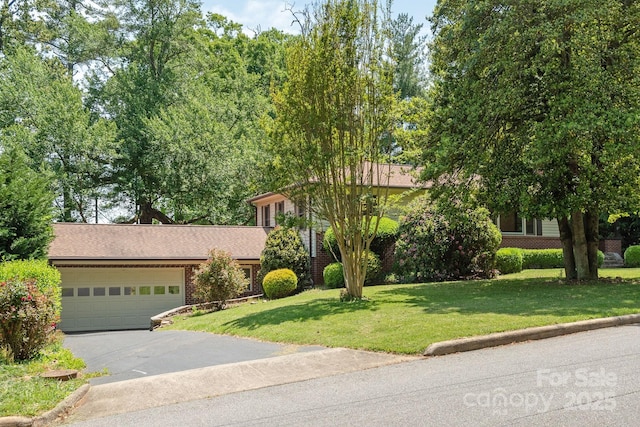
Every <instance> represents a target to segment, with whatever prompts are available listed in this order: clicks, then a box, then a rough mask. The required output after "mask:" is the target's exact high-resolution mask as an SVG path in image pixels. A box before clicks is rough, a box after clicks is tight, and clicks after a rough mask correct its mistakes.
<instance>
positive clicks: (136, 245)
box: [49, 223, 270, 261]
mask: <svg viewBox="0 0 640 427" xmlns="http://www.w3.org/2000/svg"><path fill="white" fill-rule="evenodd" d="M53 229H54V234H55V238H54V240H53V242H52V243H51V247H50V248H49V259H50V260H52V261H60V260H205V259H207V254H208V252H209V250H211V249H212V248H216V249H221V250H225V251H227V252H229V253H231V256H232V257H233V258H234V259H238V260H258V259H260V253H261V252H262V249H263V248H264V244H265V241H266V238H267V234H268V233H269V231H270V229H269V228H263V227H240V226H238V227H236V226H204V225H138V224H136V225H129V224H80V223H56V224H54V225H53Z"/></svg>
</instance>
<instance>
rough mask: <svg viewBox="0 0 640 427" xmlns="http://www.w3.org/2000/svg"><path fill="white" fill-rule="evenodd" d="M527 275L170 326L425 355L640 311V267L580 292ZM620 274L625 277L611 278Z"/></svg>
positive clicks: (258, 309) (317, 294)
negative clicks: (456, 343)
mask: <svg viewBox="0 0 640 427" xmlns="http://www.w3.org/2000/svg"><path fill="white" fill-rule="evenodd" d="M523 273H526V275H523V274H522V273H520V274H514V275H504V276H500V278H499V279H495V280H474V281H463V282H445V283H423V284H415V285H406V284H400V285H388V286H374V287H371V288H368V289H367V297H368V300H360V301H356V302H353V303H350V304H341V303H340V302H339V301H337V298H338V295H339V294H340V290H339V289H328V290H312V291H308V292H302V293H300V294H297V295H295V296H292V297H290V298H285V299H282V300H275V301H267V302H265V303H263V304H243V305H242V306H239V307H235V308H233V309H231V310H224V311H223V312H218V313H214V314H208V315H205V316H201V317H196V318H188V317H187V318H186V319H184V320H180V319H176V321H175V323H174V324H173V325H171V326H169V327H168V328H169V329H187V330H196V331H206V332H213V333H219V334H228V335H234V336H244V337H253V338H256V339H260V340H265V341H278V342H287V343H292V344H315V345H323V346H327V347H348V348H354V349H361V350H372V351H385V352H392V353H405V354H421V353H422V352H423V351H424V349H425V347H426V346H428V345H429V344H431V343H433V342H440V341H445V340H451V339H455V338H461V337H472V336H477V335H485V334H489V333H492V332H504V331H510V330H517V329H521V328H527V327H534V326H545V325H554V324H558V323H564V322H575V321H579V320H587V319H593V318H600V317H610V316H619V315H625V314H634V313H637V312H638V310H639V309H640V304H639V303H638V297H637V296H638V291H639V290H640V284H639V281H638V279H639V278H640V269H628V268H621V269H606V270H603V271H602V275H603V276H607V277H610V278H611V279H604V280H601V281H594V282H585V283H581V284H580V285H577V286H567V285H566V283H565V282H563V281H562V280H561V279H560V278H561V277H562V274H563V273H562V270H560V269H556V270H527V271H524V272H523ZM619 276H624V277H627V279H625V280H618V279H613V278H615V277H619ZM612 280H615V282H613V283H615V284H613V283H612ZM345 325H349V327H348V328H347V327H345Z"/></svg>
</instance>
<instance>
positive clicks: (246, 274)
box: [242, 267, 253, 291]
mask: <svg viewBox="0 0 640 427" xmlns="http://www.w3.org/2000/svg"><path fill="white" fill-rule="evenodd" d="M242 271H244V277H246V278H247V280H248V281H249V288H248V290H249V291H251V290H253V281H252V280H251V267H242Z"/></svg>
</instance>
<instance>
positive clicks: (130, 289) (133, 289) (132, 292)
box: [124, 286, 136, 295]
mask: <svg viewBox="0 0 640 427" xmlns="http://www.w3.org/2000/svg"><path fill="white" fill-rule="evenodd" d="M124 294H125V295H135V294H136V287H135V286H125V287H124Z"/></svg>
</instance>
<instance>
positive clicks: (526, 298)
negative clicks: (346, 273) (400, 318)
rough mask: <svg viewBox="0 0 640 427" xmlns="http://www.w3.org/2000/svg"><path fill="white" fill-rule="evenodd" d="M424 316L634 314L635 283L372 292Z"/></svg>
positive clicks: (504, 283) (638, 289)
mask: <svg viewBox="0 0 640 427" xmlns="http://www.w3.org/2000/svg"><path fill="white" fill-rule="evenodd" d="M377 298H378V299H389V300H394V301H398V302H401V303H403V304H406V305H410V306H414V307H418V308H421V309H422V310H424V312H425V313H429V314H447V313H459V314H465V315H473V314H489V313H492V314H507V315H517V316H541V315H542V316H544V315H552V316H563V317H564V316H589V315H598V316H603V315H604V316H607V315H616V314H618V313H620V312H621V311H633V310H636V311H640V284H638V283H637V281H636V282H635V283H632V282H624V283H615V284H612V283H606V282H605V283H589V284H569V283H567V282H564V281H562V280H559V279H550V278H545V279H512V280H482V281H466V282H443V283H428V284H424V285H415V286H398V287H397V288H391V289H387V290H384V291H381V292H379V293H378V296H377Z"/></svg>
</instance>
